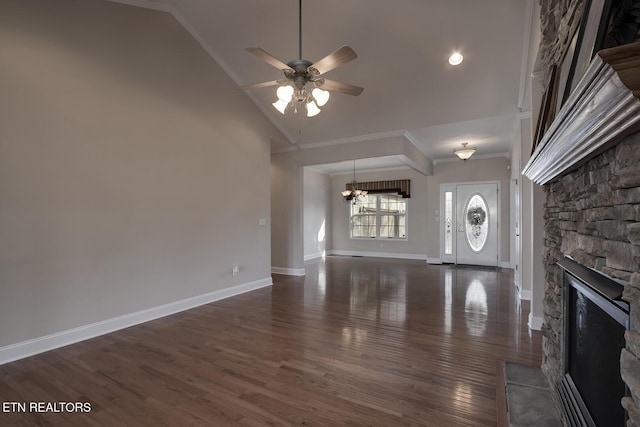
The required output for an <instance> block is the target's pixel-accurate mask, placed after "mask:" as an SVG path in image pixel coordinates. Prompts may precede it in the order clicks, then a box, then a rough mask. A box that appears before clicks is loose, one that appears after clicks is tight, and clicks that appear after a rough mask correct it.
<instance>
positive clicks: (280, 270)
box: [271, 267, 307, 276]
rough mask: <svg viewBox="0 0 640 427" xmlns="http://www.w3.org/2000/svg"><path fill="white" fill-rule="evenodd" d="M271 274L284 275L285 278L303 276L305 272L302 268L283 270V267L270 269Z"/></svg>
mask: <svg viewBox="0 0 640 427" xmlns="http://www.w3.org/2000/svg"><path fill="white" fill-rule="evenodd" d="M271 272H272V273H273V274H284V275H286V276H304V275H305V274H307V271H306V270H305V269H304V268H285V267H271Z"/></svg>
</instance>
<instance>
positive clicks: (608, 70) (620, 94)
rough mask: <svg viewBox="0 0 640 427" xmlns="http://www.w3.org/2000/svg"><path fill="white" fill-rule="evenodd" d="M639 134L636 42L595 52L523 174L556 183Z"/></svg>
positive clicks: (639, 65)
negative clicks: (577, 168) (561, 177)
mask: <svg viewBox="0 0 640 427" xmlns="http://www.w3.org/2000/svg"><path fill="white" fill-rule="evenodd" d="M638 130H640V42H638V43H631V44H627V45H623V46H618V47H614V48H611V49H605V50H601V51H600V52H598V54H597V55H596V56H595V58H594V60H593V62H592V63H591V65H590V66H589V68H588V69H587V71H586V72H585V75H584V77H583V78H582V80H581V81H580V83H579V84H578V86H577V87H576V88H575V90H574V91H573V93H572V94H571V96H570V97H569V99H568V100H567V101H566V102H565V104H564V105H563V106H562V108H561V109H560V111H559V112H558V115H557V116H556V117H555V119H554V121H553V123H552V124H551V126H550V127H549V129H548V130H547V132H546V133H545V135H544V137H543V138H542V140H541V141H540V143H539V144H538V146H537V147H536V150H535V151H534V152H533V154H532V155H531V159H530V160H529V162H528V163H527V165H526V166H525V167H524V170H523V171H522V174H523V175H525V176H526V177H528V178H529V179H531V180H532V181H533V182H535V183H537V184H546V183H548V182H551V181H554V180H556V179H557V178H559V177H560V176H562V175H564V174H566V173H567V172H569V171H570V170H572V169H575V168H576V167H578V166H580V165H581V164H583V163H584V162H586V161H587V160H589V159H591V158H593V157H594V156H596V155H598V154H600V153H601V152H603V151H604V150H606V149H607V148H610V147H612V146H613V145H614V144H616V143H617V142H619V141H620V140H621V139H622V138H623V137H625V136H627V135H630V134H632V133H634V132H636V131H638Z"/></svg>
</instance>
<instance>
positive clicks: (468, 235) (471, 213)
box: [441, 183, 500, 267]
mask: <svg viewBox="0 0 640 427" xmlns="http://www.w3.org/2000/svg"><path fill="white" fill-rule="evenodd" d="M442 188H443V190H442V194H443V195H442V201H443V202H444V205H443V206H441V211H442V212H443V214H444V215H443V218H442V219H443V222H442V224H443V230H442V236H443V241H442V245H441V248H442V249H443V252H442V254H443V256H442V260H443V261H444V262H454V263H456V264H472V265H487V266H496V267H497V266H499V253H498V251H499V245H498V239H499V235H500V233H499V230H498V212H499V198H498V183H477V184H443V186H442Z"/></svg>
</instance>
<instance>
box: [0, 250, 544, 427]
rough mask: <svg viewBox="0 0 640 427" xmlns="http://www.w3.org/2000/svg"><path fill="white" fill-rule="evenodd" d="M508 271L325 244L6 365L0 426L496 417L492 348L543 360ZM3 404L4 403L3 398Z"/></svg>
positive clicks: (498, 354) (497, 355) (488, 420)
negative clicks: (38, 406)
mask: <svg viewBox="0 0 640 427" xmlns="http://www.w3.org/2000/svg"><path fill="white" fill-rule="evenodd" d="M527 314H528V306H527V305H525V304H523V306H521V305H520V303H519V302H518V299H517V297H516V294H515V290H514V287H513V276H512V272H511V270H504V271H502V272H497V271H495V270H490V269H482V268H469V267H467V268H452V267H449V266H427V265H425V263H424V262H423V261H400V260H385V259H374V258H348V257H328V258H327V259H326V262H320V261H316V262H312V263H309V264H308V265H307V276H306V277H304V278H293V277H287V276H274V286H273V287H272V288H264V289H260V290H257V291H254V292H251V293H247V294H244V295H240V296H237V297H233V298H229V299H226V300H223V301H219V302H216V303H213V304H208V305H206V306H202V307H199V308H196V309H193V310H190V311H188V312H183V313H180V314H177V315H174V316H170V317H166V318H163V319H159V320H156V321H153V322H149V323H146V324H143V325H139V326H135V327H132V328H129V329H126V330H123V331H119V332H116V333H112V334H109V335H105V336H102V337H99V338H95V339H92V340H89V341H85V342H82V343H79V344H75V345H72V346H68V347H65V348H62V349H58V350H55V351H51V352H48V353H45V354H41V355H38V356H35V357H31V358H28V359H23V360H20V361H17V362H14V363H10V364H6V365H2V366H0V403H2V402H5V403H6V402H12V401H14V402H38V401H43V402H61V401H63V402H89V403H90V404H91V412H89V413H73V414H71V413H44V414H43V413H31V414H29V413H2V412H0V425H2V426H6V425H11V426H13V425H16V426H18V425H47V426H48V425H53V426H67V425H70V426H90V425H96V426H112V425H114V426H115V425H134V426H145V425H149V426H162V425H168V426H189V425H198V426H212V425H213V426H218V425H254V426H262V425H288V424H303V425H329V426H335V425H376V426H395V425H428V426H455V425H473V426H479V425H491V426H492V425H496V420H497V418H496V361H497V360H510V361H515V362H519V363H522V364H528V365H537V366H539V364H540V360H541V336H540V334H539V333H537V332H533V333H532V332H530V331H529V330H528V328H527ZM1 409H2V407H0V410H1Z"/></svg>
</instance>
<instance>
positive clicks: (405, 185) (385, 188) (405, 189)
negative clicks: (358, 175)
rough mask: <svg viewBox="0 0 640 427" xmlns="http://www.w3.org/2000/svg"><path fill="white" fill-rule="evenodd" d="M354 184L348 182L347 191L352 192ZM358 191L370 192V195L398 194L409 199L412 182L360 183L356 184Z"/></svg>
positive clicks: (403, 180)
mask: <svg viewBox="0 0 640 427" xmlns="http://www.w3.org/2000/svg"><path fill="white" fill-rule="evenodd" d="M352 187H353V183H352V182H348V183H347V185H346V190H349V191H350V190H352V189H353V188H352ZM356 187H357V189H358V190H364V191H368V192H369V193H372V194H373V193H398V194H399V195H401V196H402V197H403V198H405V199H408V198H410V197H411V180H410V179H396V180H392V181H371V182H358V183H356Z"/></svg>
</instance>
